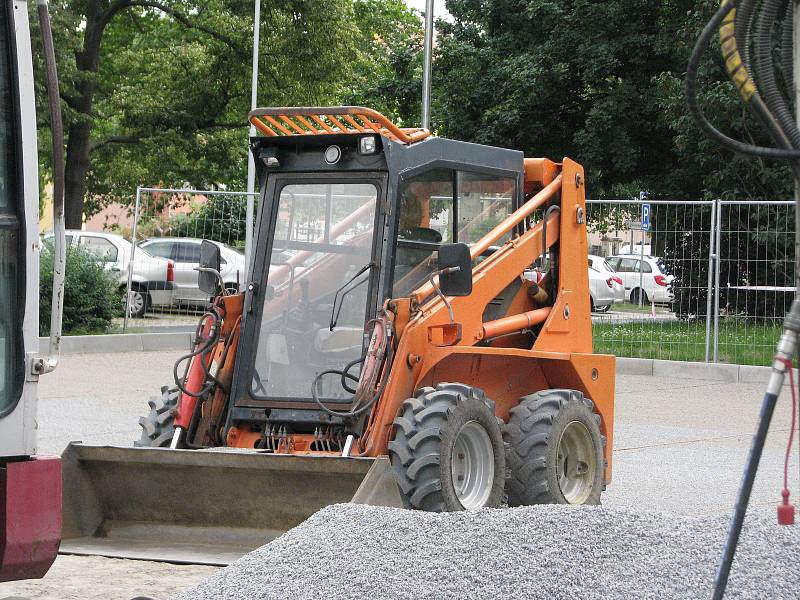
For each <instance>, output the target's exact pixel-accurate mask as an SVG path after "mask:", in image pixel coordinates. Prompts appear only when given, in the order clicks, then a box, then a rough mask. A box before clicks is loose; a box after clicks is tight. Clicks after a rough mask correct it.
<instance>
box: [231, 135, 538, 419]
mask: <svg viewBox="0 0 800 600" xmlns="http://www.w3.org/2000/svg"><path fill="white" fill-rule="evenodd" d="M365 137H371V138H373V139H374V144H375V150H374V152H371V153H369V154H364V153H362V152H360V148H361V143H362V142H361V140H362V138H365ZM393 137H394V136H391V135H389V136H387V135H381V134H378V133H377V132H373V131H369V130H367V131H363V132H359V133H357V134H356V135H354V134H353V133H352V132H351V133H347V134H337V133H332V132H324V133H318V134H313V133H306V134H305V135H292V136H289V135H286V136H278V135H269V136H267V137H254V138H252V139H251V151H252V153H253V155H254V158H255V163H256V166H257V170H258V176H259V181H260V186H261V190H262V193H261V196H260V210H259V216H258V221H257V226H256V241H255V244H254V253H253V261H252V264H251V268H250V273H249V275H248V285H247V291H246V299H245V307H244V313H243V320H242V328H241V338H240V342H239V349H238V352H237V355H238V356H239V357H241V360H237V361H236V368H235V372H234V377H233V383H232V388H231V394H230V398H231V399H232V403H231V407H230V410H229V411H228V417H227V423H226V430H227V429H229V428H230V427H231V426H232V425H237V426H238V425H240V424H243V423H244V424H246V423H251V424H256V423H258V424H263V425H267V424H279V425H290V426H291V427H292V430H293V431H294V432H303V431H309V430H311V429H313V428H314V427H316V426H319V425H343V426H345V428H346V430H347V433H355V434H356V435H358V434H360V433H361V432H362V429H363V419H344V418H340V417H335V416H331V415H330V414H328V413H326V412H325V411H323V410H321V409H320V408H319V406H318V405H317V404H316V403H315V402H313V401H312V399H311V396H310V392H309V393H308V394H307V397H306V398H302V399H301V398H291V399H289V398H284V397H274V396H272V397H270V396H268V395H266V396H265V395H263V394H257V393H254V390H253V383H252V382H253V374H254V372H255V369H256V364H255V363H256V357H257V355H258V345H259V341H260V336H261V335H262V327H263V319H264V306H265V302H267V301H268V296H269V290H270V288H269V286H270V260H271V256H272V253H273V250H274V249H275V248H274V244H275V235H276V221H277V219H278V217H279V215H278V213H279V212H280V206H279V205H280V198H281V193H282V190H286V189H287V186H291V185H304V184H330V183H342V184H345V183H348V182H353V183H357V184H369V185H373V186H374V188H375V192H376V194H375V195H376V198H375V211H374V224H373V227H374V236H373V240H372V247H371V250H370V257H369V260H370V264H371V265H372V267H371V268H370V270H369V275H368V281H366V282H365V283H366V285H367V286H368V291H367V294H366V295H367V298H368V301H367V310H366V314H365V319H364V323H363V324H362V325H366V324H367V323H368V322H369V321H370V320H371V319H373V318H374V317H375V315H376V313H377V312H378V311H379V309H380V308H381V307H382V306H383V304H384V302H385V301H386V300H388V299H391V298H393V297H395V294H396V293H397V292H396V290H394V289H393V280H394V274H395V268H396V265H397V253H398V230H399V225H400V224H399V215H400V203H401V196H400V190H401V188H402V186H403V183H404V182H407V181H409V180H411V179H413V178H415V177H419V176H424V174H426V173H430V172H433V171H436V170H442V169H446V170H450V171H452V172H453V173H456V172H462V173H468V174H474V175H485V176H489V177H492V176H496V177H502V178H505V179H511V180H513V182H514V192H513V197H512V198H511V208H510V210H511V211H513V210H516V209H517V208H518V207H519V206H520V205H521V204H522V202H523V199H524V189H523V178H524V167H523V164H524V163H523V153H522V152H520V151H516V150H509V149H504V148H497V147H490V146H483V145H478V144H472V143H467V142H461V141H456V140H449V139H444V138H434V137H429V138H427V139H422V140H421V141H416V142H413V143H404V142H403V141H402V140H398V139H393ZM331 147H336V148H338V151H339V158H338V159H337V160H336V161H335V162H334V163H331V161H330V160H326V151H328V149H330V148H331ZM456 185H457V183H456V181H455V177H454V181H453V191H452V196H453V198H454V202H453V212H454V214H453V215H451V217H450V218H451V220H452V222H453V224H454V225H455V224H456V223H458V217H457V214H456V211H457V205H458V202H457V200H456V199H457V198H458V191H457V187H456ZM403 243H404V244H406V245H410V246H419V247H421V249H423V250H424V249H428V250H433V249H434V248H435V246H436V244H425V243H419V244H415V243H413V242H412V243H408V242H403ZM273 266H274V264H273ZM341 283H343V284H344V283H345V282H344V281H342V282H341ZM368 341H369V338H368V336H365V337H364V340H363V348H365V347H366V345H367V343H368ZM344 366H345V365H343V364H342V365H339V367H338V368H342V367H344ZM356 374H357V372H356ZM307 385H308V388H309V390H310V386H311V380H309V381H308V382H307ZM348 401H349V399H348ZM331 407H332V408H334V407H335V408H337V409H338V410H346V409H347V408H348V407H347V405H346V404H339V405H337V403H336V402H335V401H332V403H331Z"/></svg>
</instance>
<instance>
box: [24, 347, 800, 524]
mask: <svg viewBox="0 0 800 600" xmlns="http://www.w3.org/2000/svg"><path fill="white" fill-rule="evenodd" d="M180 354H181V352H179V351H163V352H130V353H117V354H113V353H110V354H91V355H74V356H65V357H63V359H62V363H61V365H60V366H59V367H58V369H57V370H56V371H55V372H54V373H53V374H51V375H46V376H44V377H42V378H41V382H40V398H41V400H40V405H39V422H40V425H39V451H40V452H42V453H48V454H60V453H61V451H62V450H63V449H64V447H65V446H66V444H67V443H68V442H69V441H71V440H81V441H84V442H92V443H102V444H115V445H129V444H131V443H132V442H133V440H134V439H138V437H139V433H140V428H139V425H138V420H139V416H141V415H142V414H144V412H145V411H146V409H147V399H148V398H149V397H150V396H152V395H158V394H159V390H160V388H161V386H162V385H169V384H171V382H172V366H173V364H174V362H175V360H176V359H177V358H178V356H179V355H180ZM616 390H617V391H616V412H615V434H614V460H613V482H612V483H611V485H609V486H608V489H607V490H606V492H605V493H604V494H603V503H604V504H606V505H608V506H615V507H637V506H638V507H642V508H650V509H653V510H661V511H666V512H674V513H681V514H707V513H718V512H727V511H728V510H729V508H730V506H731V503H732V501H733V497H734V493H735V490H736V488H737V486H738V483H739V479H740V475H741V469H742V467H743V465H744V460H745V457H746V453H747V449H748V447H749V444H750V439H751V436H752V432H753V431H754V429H755V424H756V419H757V416H758V411H759V407H760V404H761V398H762V396H763V386H761V385H760V384H745V383H722V382H711V381H704V380H691V379H679V378H675V379H673V378H668V377H650V376H638V375H618V376H617V389H616ZM784 390H785V391H784V395H783V396H782V397H781V400H780V402H779V405H778V409H777V411H776V413H775V417H774V420H773V426H772V429H771V430H770V435H769V438H768V443H767V448H766V450H765V452H764V456H763V458H762V466H761V470H760V472H759V476H758V480H757V482H756V487H755V490H754V494H753V502H754V503H755V504H759V505H768V504H773V503H775V502H776V501H777V500H778V499H779V498H780V494H779V492H780V489H781V473H782V468H783V452H784V450H785V444H786V439H787V436H788V430H789V418H790V413H789V407H790V404H789V401H788V397H789V396H788V392H789V390H788V388H784ZM791 459H792V465H791V467H790V468H791V471H790V473H792V474H793V475H795V476H796V475H797V473H798V466H797V452H796V451H795V452H794V453H793V454H792V456H791ZM798 493H800V489H798Z"/></svg>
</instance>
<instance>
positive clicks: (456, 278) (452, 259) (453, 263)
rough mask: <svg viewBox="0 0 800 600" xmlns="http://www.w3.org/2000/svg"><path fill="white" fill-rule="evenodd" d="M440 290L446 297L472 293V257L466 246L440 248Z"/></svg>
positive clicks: (452, 245)
mask: <svg viewBox="0 0 800 600" xmlns="http://www.w3.org/2000/svg"><path fill="white" fill-rule="evenodd" d="M439 288H440V289H441V290H442V294H444V295H445V296H469V295H470V294H471V293H472V257H471V256H470V253H469V246H467V245H466V244H445V245H443V246H440V247H439Z"/></svg>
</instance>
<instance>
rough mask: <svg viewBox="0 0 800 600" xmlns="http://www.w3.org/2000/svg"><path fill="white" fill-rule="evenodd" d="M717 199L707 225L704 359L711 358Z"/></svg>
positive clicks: (713, 203) (712, 205)
mask: <svg viewBox="0 0 800 600" xmlns="http://www.w3.org/2000/svg"><path fill="white" fill-rule="evenodd" d="M716 232H717V201H716V200H714V201H713V202H712V203H711V222H710V223H709V226H708V234H709V242H708V283H707V285H706V352H705V361H706V362H708V360H709V358H711V307H712V302H711V301H712V298H711V295H712V290H713V279H712V277H713V276H714V269H715V268H716V262H717V253H716Z"/></svg>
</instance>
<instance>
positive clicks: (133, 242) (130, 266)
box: [122, 186, 142, 333]
mask: <svg viewBox="0 0 800 600" xmlns="http://www.w3.org/2000/svg"><path fill="white" fill-rule="evenodd" d="M141 197H142V187H141V186H137V187H136V207H135V208H134V209H133V227H132V228H131V259H130V260H129V261H128V285H127V286H125V320H124V321H123V323H122V333H127V331H128V317H130V314H131V283H132V281H133V258H134V255H135V254H136V225H137V223H139V200H140V199H141Z"/></svg>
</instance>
